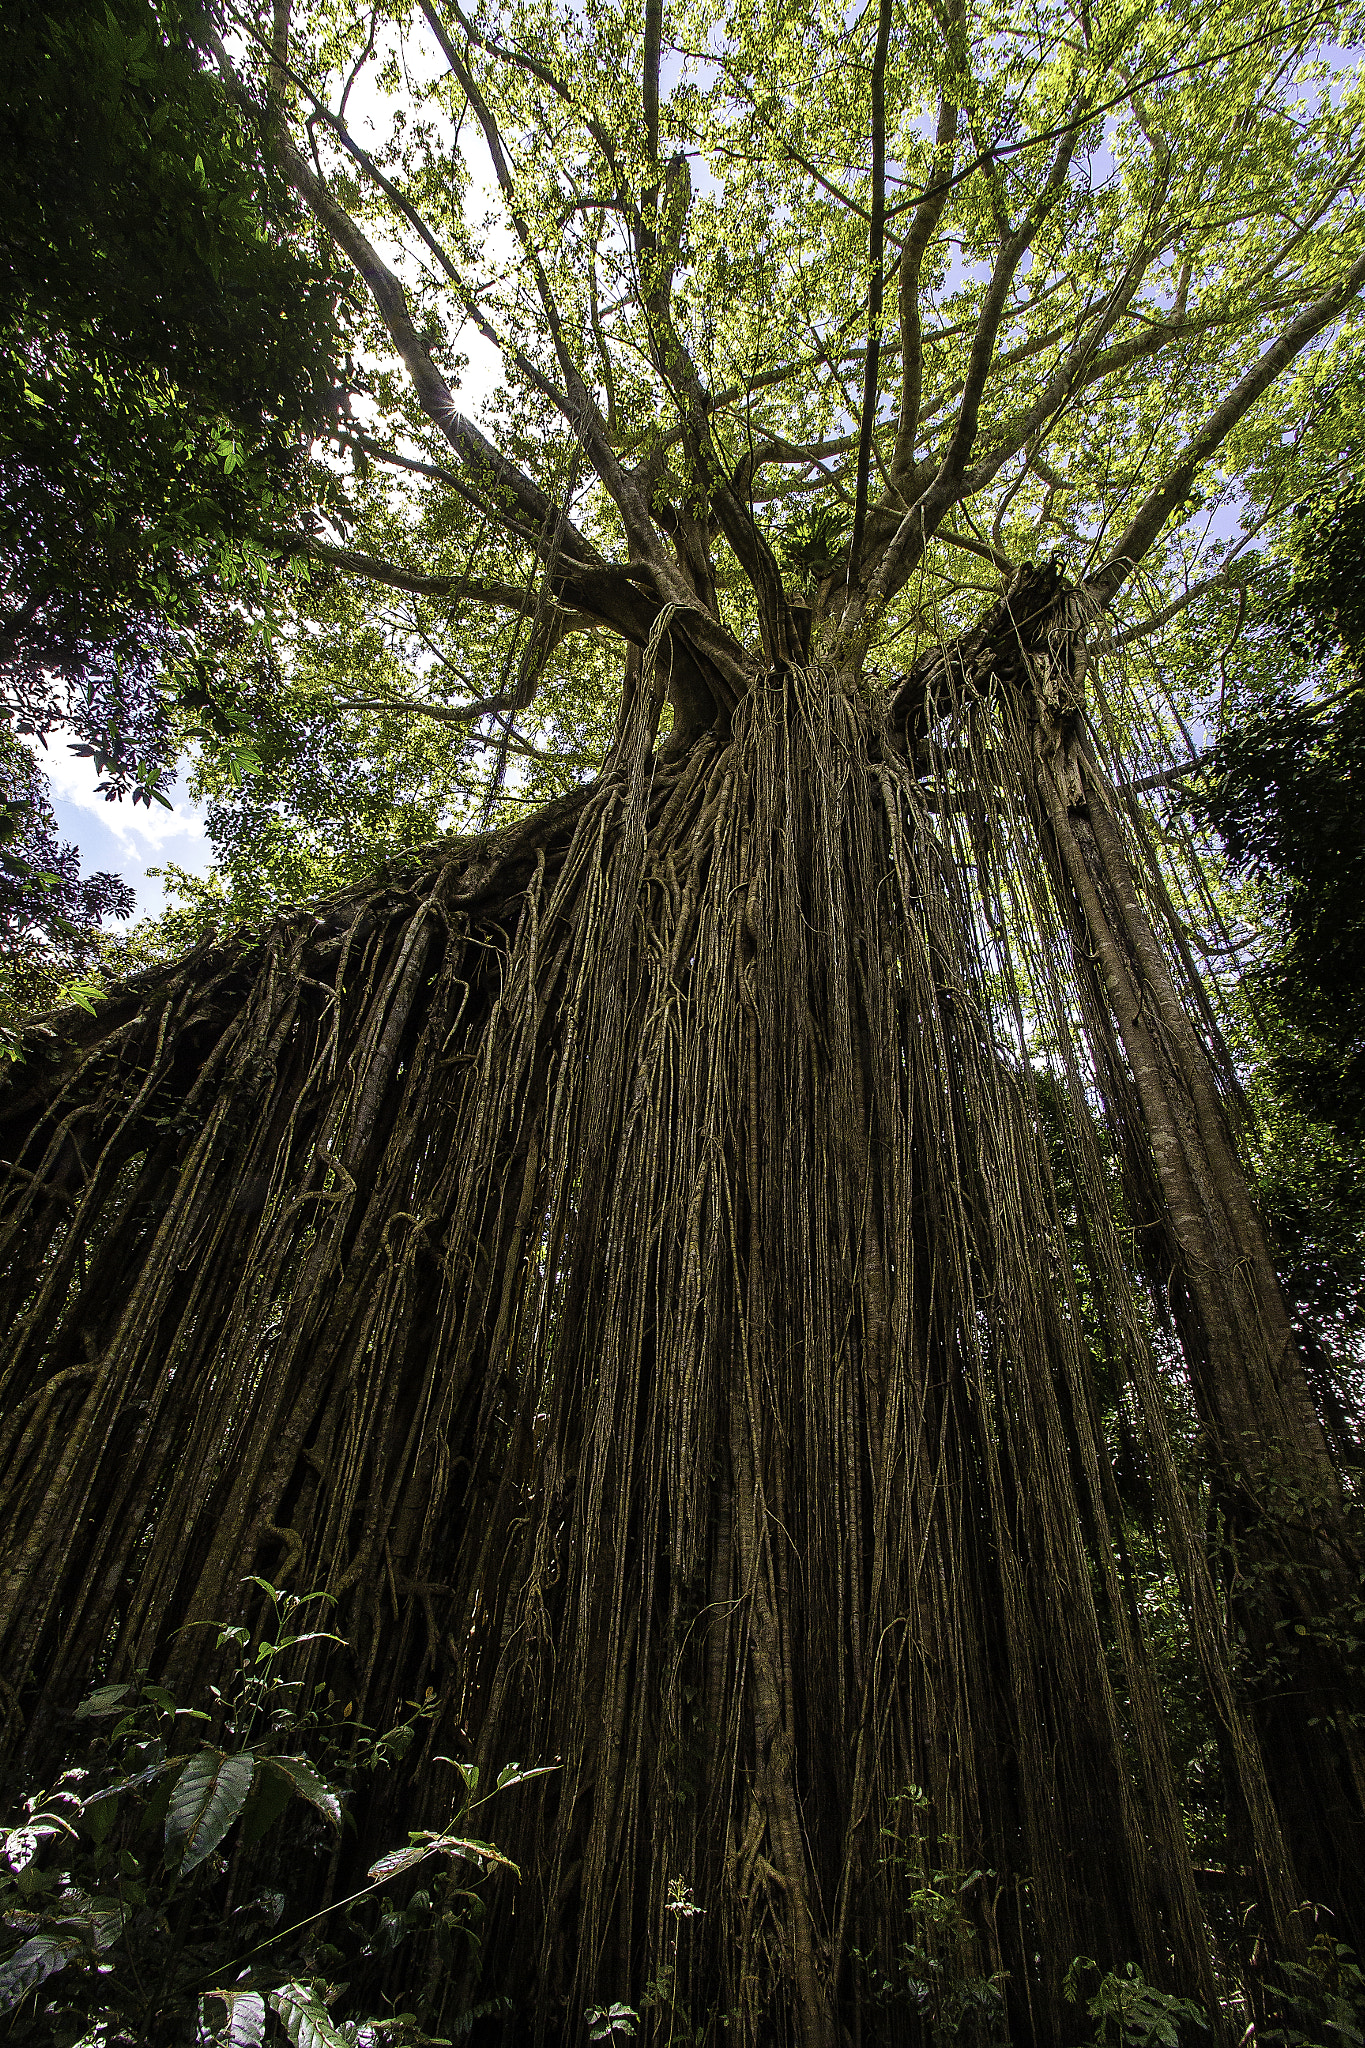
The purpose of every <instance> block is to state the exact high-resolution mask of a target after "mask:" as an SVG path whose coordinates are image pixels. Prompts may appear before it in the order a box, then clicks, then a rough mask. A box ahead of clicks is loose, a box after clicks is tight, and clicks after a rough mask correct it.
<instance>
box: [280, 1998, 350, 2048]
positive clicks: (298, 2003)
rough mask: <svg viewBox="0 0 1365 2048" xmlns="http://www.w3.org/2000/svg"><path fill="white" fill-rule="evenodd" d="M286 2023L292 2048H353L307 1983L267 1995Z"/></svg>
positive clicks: (285, 2026)
mask: <svg viewBox="0 0 1365 2048" xmlns="http://www.w3.org/2000/svg"><path fill="white" fill-rule="evenodd" d="M267 1995H268V1997H269V1999H270V2003H271V2005H272V2006H273V2008H274V2010H275V2011H276V2012H277V2013H278V2014H279V2016H280V2018H281V2020H282V2021H283V2022H284V2031H285V2032H286V2034H288V2036H289V2039H290V2042H291V2043H292V2048H351V2043H350V2042H349V2041H348V2040H347V2039H346V2037H345V2035H344V2034H343V2033H341V2032H340V2030H339V2029H338V2028H336V2027H334V2026H333V2025H332V2022H331V2020H330V2019H329V2018H328V2016H327V2008H326V2006H325V2005H323V2004H322V2003H321V2001H320V2000H319V1999H317V1998H316V1997H315V1996H314V1994H313V1993H312V1992H311V1991H310V1990H309V1989H308V1986H307V1985H306V1984H284V1985H282V1986H281V1987H280V1989H279V1990H278V1991H271V1992H270V1993H268V1994H267Z"/></svg>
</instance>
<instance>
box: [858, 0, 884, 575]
mask: <svg viewBox="0 0 1365 2048" xmlns="http://www.w3.org/2000/svg"><path fill="white" fill-rule="evenodd" d="M890 41H891V0H880V7H879V11H878V15H877V47H876V49H875V51H874V52H873V57H872V207H871V214H870V218H869V222H868V231H867V268H868V278H869V283H868V304H867V361H866V363H865V365H864V368H863V403H862V411H861V413H860V416H859V426H858V471H857V477H856V480H855V483H854V492H853V536H852V538H851V540H850V541H849V544H848V582H849V584H850V585H856V583H857V581H858V565H859V560H860V557H861V555H862V551H863V528H864V526H865V525H866V523H867V484H868V477H869V474H870V472H871V468H872V432H873V428H874V427H875V425H876V421H877V395H878V389H879V386H878V379H877V368H878V364H879V362H880V360H881V347H882V290H883V286H884V282H885V274H884V272H883V269H882V259H883V254H884V244H885V235H886V53H887V48H888V46H889V44H890Z"/></svg>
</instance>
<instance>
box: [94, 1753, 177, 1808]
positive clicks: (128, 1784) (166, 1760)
mask: <svg viewBox="0 0 1365 2048" xmlns="http://www.w3.org/2000/svg"><path fill="white" fill-rule="evenodd" d="M184 1762H185V1759H184V1758H183V1757H181V1756H163V1757H162V1758H161V1760H160V1762H159V1763H154V1764H149V1765H148V1766H147V1768H146V1770H145V1771H137V1772H135V1773H134V1775H133V1776H132V1777H131V1778H120V1779H119V1780H118V1781H117V1783H115V1784H113V1785H105V1786H103V1787H102V1789H101V1790H100V1791H98V1792H92V1793H91V1794H90V1796H89V1798H88V1799H87V1800H85V1802H84V1805H85V1811H86V1812H87V1813H89V1811H90V1809H91V1807H92V1806H99V1805H100V1804H101V1802H102V1801H104V1800H106V1799H117V1798H118V1797H119V1794H120V1793H122V1792H136V1791H137V1790H138V1788H139V1787H140V1786H142V1785H151V1784H154V1783H155V1781H156V1780H157V1779H158V1778H160V1777H164V1775H165V1773H166V1772H167V1771H174V1770H177V1769H182V1768H183V1767H184Z"/></svg>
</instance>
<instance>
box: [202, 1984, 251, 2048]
mask: <svg viewBox="0 0 1365 2048" xmlns="http://www.w3.org/2000/svg"><path fill="white" fill-rule="evenodd" d="M215 2000H217V2001H220V2002H221V2003H222V2004H223V2005H225V2006H226V2007H227V2018H226V2019H225V2020H224V2021H223V2022H222V2023H221V2024H220V2025H218V2026H216V2027H215V2026H211V2025H210V2023H209V2019H208V2013H209V2009H210V2007H211V2005H212V2003H213V2001H215ZM201 2012H202V2017H203V2020H204V2032H205V2034H207V2035H210V2036H211V2038H212V2039H213V2041H215V2042H217V2043H218V2044H219V2048H261V2042H262V2041H263V2040H264V2038H265V1999H264V1998H263V1996H262V1995H261V1993H260V1992H259V1991H209V1992H206V1993H205V1995H204V1998H203V1999H202V2001H201Z"/></svg>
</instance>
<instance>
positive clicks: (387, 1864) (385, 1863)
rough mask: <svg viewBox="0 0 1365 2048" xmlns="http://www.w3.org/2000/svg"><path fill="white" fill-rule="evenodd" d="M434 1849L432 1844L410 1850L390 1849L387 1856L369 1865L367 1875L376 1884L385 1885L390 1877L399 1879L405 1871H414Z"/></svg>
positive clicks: (415, 1846)
mask: <svg viewBox="0 0 1365 2048" xmlns="http://www.w3.org/2000/svg"><path fill="white" fill-rule="evenodd" d="M435 1847H436V1844H435V1843H434V1842H423V1843H421V1844H417V1845H414V1846H413V1847H412V1848H410V1849H390V1851H389V1853H388V1855H387V1856H381V1857H380V1859H379V1861H378V1862H377V1863H372V1864H371V1865H370V1868H369V1871H368V1873H367V1874H368V1875H369V1876H370V1877H372V1878H373V1879H374V1881H375V1883H376V1884H387V1883H388V1881H389V1879H390V1878H391V1877H400V1876H401V1875H402V1873H403V1872H404V1871H405V1870H413V1869H415V1868H416V1866H417V1865H418V1864H419V1863H422V1862H424V1861H425V1860H426V1858H427V1857H428V1856H430V1855H431V1853H432V1851H433V1850H434V1849H435Z"/></svg>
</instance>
